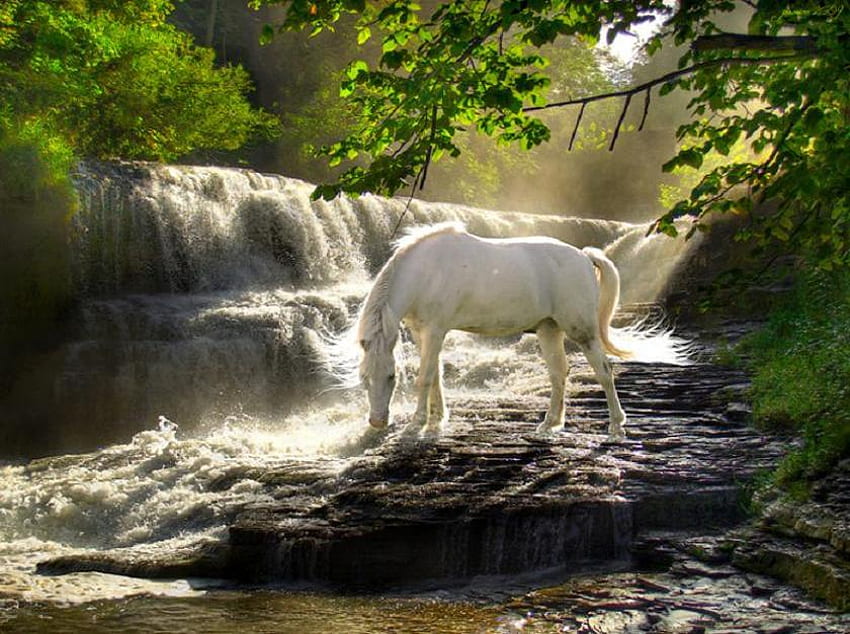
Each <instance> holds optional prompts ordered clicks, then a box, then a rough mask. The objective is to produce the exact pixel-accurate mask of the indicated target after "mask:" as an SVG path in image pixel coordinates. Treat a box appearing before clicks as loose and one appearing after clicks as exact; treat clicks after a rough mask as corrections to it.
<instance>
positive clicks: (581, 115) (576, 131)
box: [568, 103, 587, 152]
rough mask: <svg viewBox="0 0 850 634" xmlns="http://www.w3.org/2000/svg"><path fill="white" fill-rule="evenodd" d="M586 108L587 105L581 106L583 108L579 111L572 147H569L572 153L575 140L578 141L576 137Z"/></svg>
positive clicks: (572, 135) (571, 137)
mask: <svg viewBox="0 0 850 634" xmlns="http://www.w3.org/2000/svg"><path fill="white" fill-rule="evenodd" d="M585 108H587V104H586V103H583V104H581V108H580V109H579V111H578V116H577V117H576V125H575V127H574V128H573V133H572V134H571V135H570V145H569V148H568V149H569V151H571V152H572V149H573V143H575V140H576V135H577V134H578V126H579V124H581V118H582V117H583V116H584V109H585Z"/></svg>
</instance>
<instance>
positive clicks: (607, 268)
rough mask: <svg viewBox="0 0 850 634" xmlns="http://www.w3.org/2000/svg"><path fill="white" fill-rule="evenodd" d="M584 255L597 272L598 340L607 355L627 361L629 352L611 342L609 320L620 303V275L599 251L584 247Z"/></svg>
mask: <svg viewBox="0 0 850 634" xmlns="http://www.w3.org/2000/svg"><path fill="white" fill-rule="evenodd" d="M582 251H583V252H584V254H585V255H586V256H587V257H589V258H590V261H591V262H593V265H594V266H595V267H596V270H597V271H598V272H599V307H598V309H597V323H598V326H599V339H600V340H601V341H602V347H603V348H604V349H605V351H606V352H608V353H609V354H613V355H614V356H617V357H620V358H621V359H628V358H630V357H631V356H632V353H631V352H630V351H629V350H623V349H622V348H618V347H617V346H615V345H614V344H613V343H612V342H611V337H610V333H611V318H612V317H613V316H614V311H615V310H617V304H618V303H619V302H620V273H619V272H618V271H617V267H616V266H614V263H613V262H612V261H611V260H609V259H608V257H607V256H606V255H605V254H604V253H603V252H602V251H600V250H599V249H595V248H593V247H585V248H584V249H582Z"/></svg>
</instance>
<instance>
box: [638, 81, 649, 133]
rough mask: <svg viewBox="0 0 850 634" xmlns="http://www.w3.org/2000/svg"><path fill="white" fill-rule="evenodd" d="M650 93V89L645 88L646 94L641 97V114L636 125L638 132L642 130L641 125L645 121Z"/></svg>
mask: <svg viewBox="0 0 850 634" xmlns="http://www.w3.org/2000/svg"><path fill="white" fill-rule="evenodd" d="M651 95H652V90H651V89H650V88H647V89H646V95H645V96H644V98H643V116H641V118H640V125H639V126H638V132H640V131H641V130H643V126H644V124H645V123H646V117H647V116H648V115H649V100H650V98H651Z"/></svg>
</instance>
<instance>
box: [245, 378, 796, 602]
mask: <svg viewBox="0 0 850 634" xmlns="http://www.w3.org/2000/svg"><path fill="white" fill-rule="evenodd" d="M581 372H582V370H581V369H580V368H579V374H581ZM744 382H745V377H744V376H743V375H742V374H741V373H740V372H737V371H734V370H730V369H728V368H718V367H715V366H712V365H709V364H700V365H696V366H692V367H686V368H681V367H673V366H657V365H656V366H649V365H637V364H635V365H628V366H623V367H622V369H621V371H620V374H619V377H618V386H619V389H620V392H621V395H622V398H623V400H624V406H625V408H626V410H627V411H628V412H629V414H630V419H629V427H628V430H629V434H630V436H629V439H628V440H627V441H626V442H624V443H622V444H620V445H606V444H603V442H602V441H603V440H604V436H603V435H602V432H603V431H604V427H605V420H606V417H607V411H606V409H605V403H604V399H603V398H602V397H601V393H600V392H599V390H598V387H597V386H595V385H594V384H584V385H582V387H581V389H580V391H579V392H578V393H577V394H574V395H573V396H572V397H571V398H570V401H569V405H570V411H569V414H568V418H569V422H568V427H567V429H566V430H565V431H563V432H561V433H558V434H555V435H554V436H549V437H546V436H538V435H537V434H535V433H534V426H535V425H536V422H537V420H538V419H539V416H540V415H542V410H543V409H545V399H544V398H541V399H539V401H536V400H535V399H529V401H528V402H499V401H495V400H488V399H486V398H482V399H480V400H477V401H476V400H472V399H470V400H468V401H466V402H463V403H460V404H454V405H455V407H454V410H453V417H452V419H451V421H450V423H449V425H448V428H447V429H446V430H444V432H443V435H442V436H441V437H439V438H438V439H436V440H433V441H428V440H422V439H419V438H418V437H416V436H415V434H414V432H413V431H412V430H407V429H404V428H403V426H402V427H400V428H398V429H395V430H394V431H392V432H391V433H389V434H388V436H387V437H386V438H384V439H383V441H382V442H381V443H380V444H379V445H377V446H375V447H373V448H372V449H369V450H367V452H366V455H364V456H361V457H360V458H356V459H354V460H353V461H352V463H351V464H350V465H349V466H348V467H347V468H345V469H344V470H343V471H342V472H341V473H339V475H338V476H337V477H336V480H335V485H336V487H337V489H336V491H335V492H334V493H331V494H327V496H326V498H325V499H324V500H323V502H322V503H321V504H319V505H316V506H313V507H312V508H311V509H310V510H309V512H298V511H297V509H292V508H289V509H287V512H285V513H281V511H280V509H275V508H273V507H264V508H252V509H246V510H245V511H244V512H243V513H242V514H241V515H240V516H239V517H238V518H237V519H236V520H235V521H234V522H233V524H232V526H231V528H230V546H231V549H230V556H231V559H230V562H229V567H230V569H231V571H232V574H233V575H234V576H236V577H239V578H242V579H312V580H320V581H329V582H331V583H334V584H338V585H343V586H357V587H363V586H369V587H374V586H386V585H398V584H404V583H410V582H414V581H420V580H422V579H424V578H435V579H439V578H443V579H445V578H458V577H460V578H464V577H470V576H474V575H481V574H506V573H516V572H524V571H528V570H535V569H544V568H551V567H553V566H557V567H562V568H563V569H564V570H565V571H569V570H573V571H578V570H581V569H583V567H585V566H586V565H588V564H591V563H592V564H598V563H600V562H608V563H609V564H612V565H614V564H616V563H617V562H620V563H621V564H622V562H625V561H629V560H630V559H631V557H632V555H633V553H632V547H633V546H634V545H635V544H636V543H637V542H636V540H639V539H640V536H641V535H644V534H647V533H649V532H652V531H660V530H677V531H681V530H692V531H693V530H700V531H705V530H707V529H709V528H711V527H714V528H718V527H728V526H731V525H734V524H736V523H738V522H739V521H740V520H741V519H742V518H743V517H744V512H743V505H742V504H741V496H742V494H741V490H740V483H741V482H746V481H747V480H748V479H749V478H751V477H752V475H753V474H754V473H755V472H756V471H757V470H759V469H762V468H764V467H768V466H770V465H773V464H775V462H776V460H777V458H778V456H779V455H780V454H781V452H782V451H783V445H782V443H780V442H778V441H775V440H772V439H770V438H766V437H764V436H762V435H761V434H759V433H757V432H755V431H754V430H752V429H751V428H749V427H748V425H747V424H746V423H745V422H744V421H743V420H741V417H738V416H733V417H729V416H727V413H728V411H727V404H726V403H724V402H722V401H718V400H717V399H716V398H715V394H716V393H718V392H719V391H721V390H723V389H724V388H726V387H728V386H740V385H741V384H742V383H744ZM274 480H275V477H274V474H268V476H267V481H274ZM323 488H324V489H325V490H326V491H327V490H328V489H329V488H330V487H327V486H325V487H323ZM637 550H639V547H638V549H637ZM642 556H643V558H644V559H646V558H647V557H649V556H650V555H649V554H648V553H647V552H644V553H643V555H641V554H640V553H638V555H637V558H640V557H642ZM651 556H652V557H659V556H661V557H662V558H663V554H661V555H659V554H658V553H657V552H654V553H653V554H652V555H651Z"/></svg>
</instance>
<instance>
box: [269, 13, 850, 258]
mask: <svg viewBox="0 0 850 634" xmlns="http://www.w3.org/2000/svg"><path fill="white" fill-rule="evenodd" d="M252 4H253V5H255V6H259V5H269V4H275V5H281V6H283V7H285V8H286V13H285V17H284V19H283V20H282V22H281V23H280V24H279V25H278V29H303V28H305V27H306V28H309V29H311V30H312V32H314V33H316V32H320V31H322V30H325V29H331V28H333V27H334V25H335V24H336V23H337V22H338V20H339V19H340V17H341V16H343V15H345V14H354V15H355V16H356V18H357V21H356V23H355V26H354V28H355V30H356V32H357V33H358V38H359V40H360V41H363V42H365V41H367V40H368V39H369V38H371V37H372V36H373V35H374V34H376V33H377V34H378V35H379V37H380V42H381V48H382V54H381V57H380V60H379V62H378V63H377V64H376V65H371V66H370V65H369V64H367V63H366V62H364V61H355V62H352V64H351V65H350V66H349V67H348V70H347V79H346V81H345V82H344V83H343V87H342V90H343V93H344V94H345V95H346V96H347V97H348V99H349V100H350V101H351V102H352V104H353V105H354V106H356V108H357V109H358V111H359V113H360V116H361V118H360V122H359V125H357V126H355V128H354V129H353V131H352V132H351V133H350V134H349V136H347V137H346V138H344V139H342V140H341V141H339V142H337V143H335V144H332V145H330V146H328V147H327V148H325V152H326V154H327V156H328V158H329V160H330V162H332V163H345V162H349V161H350V162H351V163H349V165H350V167H349V168H348V169H347V171H345V172H344V173H343V174H342V176H341V177H340V179H339V181H338V182H337V183H335V184H332V185H325V186H321V187H320V188H319V189H318V190H317V195H320V196H323V197H333V196H335V195H337V194H338V193H339V192H341V191H348V192H355V193H357V192H364V191H373V192H383V193H388V192H394V191H396V190H397V189H399V188H400V187H401V186H402V185H403V184H405V183H408V184H409V183H411V182H413V183H418V184H420V185H421V184H422V182H423V181H424V180H425V178H426V176H427V170H428V167H429V165H430V163H431V162H432V161H434V160H436V159H437V158H439V157H440V156H441V155H444V154H446V155H449V156H457V155H459V153H460V152H461V148H460V146H459V144H458V142H457V139H458V134H459V132H460V131H461V130H464V129H470V128H473V129H475V130H477V131H479V132H481V133H484V134H487V135H491V136H496V137H498V138H500V139H502V140H504V141H508V142H516V143H519V144H520V146H522V147H524V148H530V147H533V146H536V145H538V144H540V143H542V142H544V141H547V140H549V139H550V136H551V131H550V128H549V126H547V125H546V124H545V123H544V122H543V121H542V120H541V118H540V117H539V116H538V115H539V112H540V111H541V109H543V108H554V107H558V108H564V107H570V106H572V107H582V108H583V107H584V106H586V105H587V104H589V103H593V102H596V101H601V100H605V99H612V98H619V99H622V100H623V109H622V111H621V115H620V116H619V117H618V118H617V121H616V123H615V125H614V132H613V134H612V135H611V143H612V144H613V143H615V142H616V141H617V136H618V133H619V130H620V127H621V125H622V122H623V121H624V119H625V116H626V112H627V110H628V109H629V108H630V107H631V105H632V100H633V98H634V97H638V98H639V97H641V96H642V97H643V106H644V107H643V112H644V113H645V112H647V111H648V109H649V106H650V97H651V95H652V91H653V89H655V88H656V87H658V86H661V89H660V92H661V93H667V92H669V91H670V90H673V89H675V88H680V89H686V90H689V91H693V93H694V96H693V98H692V99H691V101H690V110H691V112H692V114H693V115H694V119H693V120H692V121H689V122H687V123H685V124H684V125H683V126H681V128H680V129H679V133H678V134H679V137H680V139H682V141H683V146H682V149H681V150H680V151H679V152H678V154H677V155H676V156H675V157H674V158H673V159H672V160H670V161H669V162H668V163H667V164H666V166H665V169H667V170H675V169H676V168H679V167H681V166H691V167H694V168H696V167H701V166H702V164H703V161H704V159H705V157H706V156H708V155H709V154H711V153H719V154H720V155H721V156H728V154H729V152H730V151H731V149H732V148H733V147H735V144H736V142H737V141H739V140H741V139H743V140H744V141H745V142H746V143H747V144H748V145H749V148H750V150H751V151H752V152H753V156H752V157H749V156H747V157H745V158H743V159H741V160H738V159H737V158H730V160H728V162H723V163H722V164H720V165H717V166H716V167H714V168H713V169H711V170H710V171H708V172H707V173H705V174H704V175H703V176H702V177H701V179H700V181H699V182H698V183H697V184H696V186H695V187H694V188H693V189H692V191H691V193H690V194H689V196H688V197H687V198H686V199H685V200H682V201H679V202H678V203H677V204H675V205H674V207H673V208H672V210H670V211H669V213H667V214H665V215H664V216H662V217H661V218H660V219H659V220H658V221H657V223H656V224H655V228H656V230H658V231H661V232H664V233H671V234H672V233H675V232H676V228H675V225H674V220H675V219H676V218H678V217H681V216H684V215H691V216H693V217H694V218H695V223H694V225H693V227H694V229H698V228H702V227H703V226H704V222H703V219H704V218H705V216H706V214H709V213H711V212H740V213H749V212H750V211H751V209H752V207H753V201H754V200H756V201H761V200H768V199H775V200H777V201H778V202H779V205H778V206H777V207H776V209H777V211H776V212H775V213H773V214H769V215H762V216H754V217H753V222H752V224H751V225H750V226H748V227H747V228H746V229H745V230H744V232H743V237H750V238H755V239H756V240H757V241H758V242H759V243H762V244H766V243H767V242H770V241H777V240H778V241H780V242H782V243H785V244H786V247H787V248H788V249H790V250H795V251H798V252H805V253H806V254H808V255H809V256H811V257H812V258H813V259H814V260H815V261H816V262H817V263H818V264H819V265H820V266H822V267H825V268H830V267H834V266H838V265H844V264H847V263H848V260H850V248H848V247H850V214H848V211H850V209H848V191H850V182H848V178H850V176H848V174H850V169H848V168H850V165H848V161H850V152H848V150H849V149H850V147H848V145H850V134H848V130H850V126H848V125H847V123H848V122H847V112H848V106H850V104H848V99H850V96H848V94H850V91H848V78H847V68H848V67H850V44H848V42H850V12H848V11H847V10H846V7H845V3H844V2H843V1H841V0H820V1H815V0H804V1H795V2H790V1H782V0H743V1H740V2H733V1H730V0H707V1H705V2H685V1H683V2H681V3H680V4H678V5H676V6H675V7H670V6H668V4H667V3H665V2H664V1H663V0H640V1H637V2H620V1H602V0H595V1H591V2H573V1H569V0H505V1H503V2H490V1H488V0H471V1H461V0H448V1H446V2H444V3H441V4H440V5H439V6H438V7H437V9H436V11H434V12H433V13H430V14H426V13H424V12H423V11H421V10H420V7H419V5H418V4H417V3H416V2H414V0H391V1H385V2H366V1H365V0H325V1H316V2H313V1H310V0H284V1H280V0H253V2H252ZM742 7H743V8H746V9H748V10H750V11H751V17H750V20H749V25H748V31H747V32H746V33H727V32H724V31H722V30H721V27H720V25H721V24H722V20H721V19H720V18H721V17H722V15H723V14H724V13H728V12H731V11H733V10H735V9H740V8H742ZM656 16H663V17H664V18H665V27H664V29H663V32H662V34H659V36H658V37H656V38H655V39H653V40H652V41H651V42H650V44H649V52H651V53H652V52H655V51H656V50H658V48H659V47H661V46H662V42H663V40H662V37H663V36H672V37H673V39H674V42H675V43H676V44H678V45H683V44H689V48H688V49H687V50H686V51H685V53H684V55H683V56H682V58H681V59H680V62H679V68H678V69H677V70H675V71H672V72H670V73H667V74H665V75H663V76H661V77H656V78H653V79H651V80H648V81H646V82H645V83H643V84H640V85H638V86H633V87H631V88H625V89H620V90H614V91H608V92H605V93H602V94H597V95H589V96H588V95H575V96H574V97H571V98H569V99H565V100H561V101H554V102H553V101H547V97H548V96H547V89H548V88H549V86H550V83H551V80H550V79H549V78H548V77H546V75H545V74H544V72H543V69H544V67H545V66H546V59H545V58H544V57H543V55H541V54H540V52H539V47H541V46H543V45H545V44H548V43H551V42H554V41H556V40H558V39H559V38H563V37H567V36H575V37H581V38H585V39H587V40H590V41H595V40H596V39H597V38H598V37H599V33H600V28H602V27H605V28H606V29H607V35H608V37H610V38H612V39H613V37H615V36H616V35H617V34H620V33H624V32H626V31H627V30H628V29H629V28H630V27H631V26H632V25H634V24H636V23H639V22H643V21H647V20H651V19H654V18H655V17H656ZM273 34H274V28H273V27H271V26H270V27H268V29H267V36H268V37H271V36H272V35H273ZM641 123H643V117H641ZM639 126H640V124H639ZM364 160H365V161H366V165H365V166H364V164H363V161H364ZM742 187H743V188H744V189H745V193H744V194H743V195H737V194H735V191H736V190H738V189H740V188H742Z"/></svg>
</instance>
